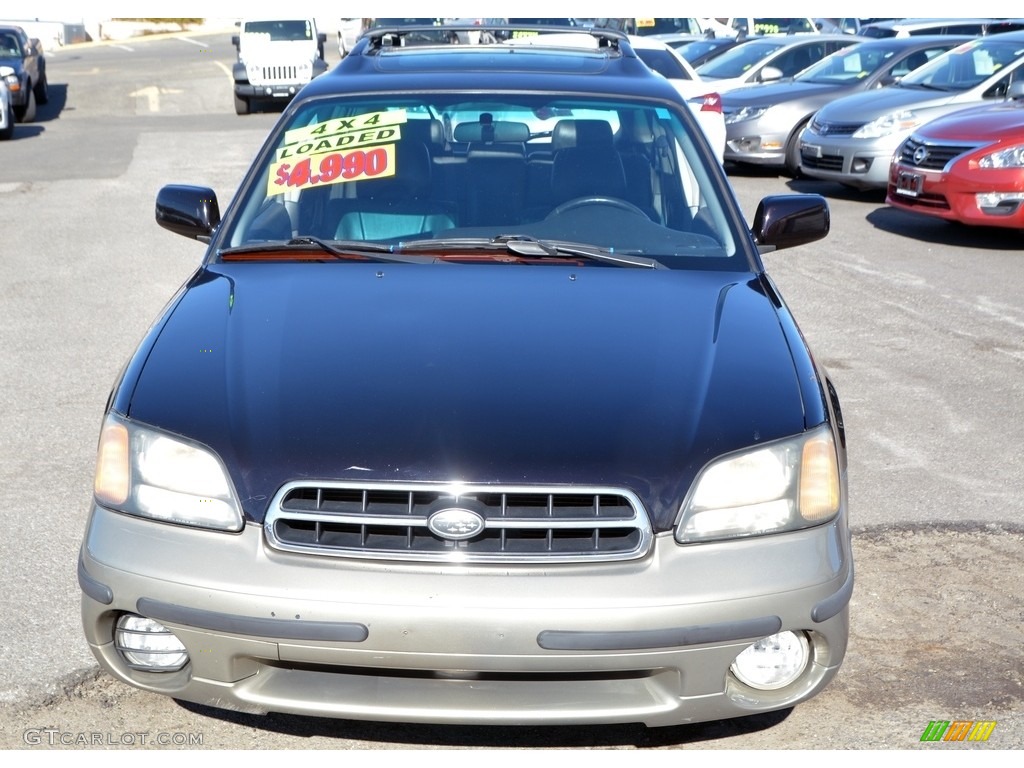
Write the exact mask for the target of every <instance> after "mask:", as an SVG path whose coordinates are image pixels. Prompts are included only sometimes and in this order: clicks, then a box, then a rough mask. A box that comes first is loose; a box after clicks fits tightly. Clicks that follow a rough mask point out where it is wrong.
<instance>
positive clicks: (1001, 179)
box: [886, 162, 1024, 229]
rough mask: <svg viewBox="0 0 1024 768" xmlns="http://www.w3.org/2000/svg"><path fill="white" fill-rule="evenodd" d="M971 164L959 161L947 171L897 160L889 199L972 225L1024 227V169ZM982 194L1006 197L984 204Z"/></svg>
mask: <svg viewBox="0 0 1024 768" xmlns="http://www.w3.org/2000/svg"><path fill="white" fill-rule="evenodd" d="M970 166H971V164H969V163H966V162H957V163H955V164H954V165H953V166H952V168H950V169H949V170H948V172H946V171H930V170H923V169H920V168H917V167H914V166H910V165H904V164H903V163H894V164H893V165H892V167H891V169H890V174H889V187H888V192H887V196H886V202H888V203H889V204H890V205H892V206H893V207H895V208H900V209H903V210H907V211H914V212H915V213H923V214H926V215H928V216H934V217H936V218H940V219H946V220H948V221H958V222H960V223H962V224H968V225H972V226H989V227H1006V228H1009V229H1024V172H1022V171H1021V169H1019V168H1004V169H991V170H984V171H980V170H977V169H974V170H972V169H971V167H970ZM901 179H902V181H901ZM979 195H985V196H995V195H998V196H1001V197H1002V198H1004V200H1003V201H1002V202H1001V203H998V204H992V203H991V201H989V204H988V205H982V204H981V203H980V202H979Z"/></svg>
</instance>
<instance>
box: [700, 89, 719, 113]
mask: <svg viewBox="0 0 1024 768" xmlns="http://www.w3.org/2000/svg"><path fill="white" fill-rule="evenodd" d="M701 99H703V101H702V102H701V105H700V111H701V112H717V113H718V114H722V97H721V96H720V95H719V94H717V93H705V94H704V95H703V96H702V97H701Z"/></svg>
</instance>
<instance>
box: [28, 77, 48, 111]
mask: <svg viewBox="0 0 1024 768" xmlns="http://www.w3.org/2000/svg"><path fill="white" fill-rule="evenodd" d="M32 90H33V92H34V93H35V96H36V104H45V103H46V102H48V101H49V100H50V84H49V83H48V82H47V81H46V72H43V73H42V74H41V75H40V76H39V82H38V83H36V84H35V86H34V87H33V89H32Z"/></svg>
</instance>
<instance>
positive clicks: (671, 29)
mask: <svg viewBox="0 0 1024 768" xmlns="http://www.w3.org/2000/svg"><path fill="white" fill-rule="evenodd" d="M636 34H638V35H667V34H683V35H699V34H701V28H700V23H699V22H698V21H697V20H696V19H636Z"/></svg>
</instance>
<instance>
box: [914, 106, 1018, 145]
mask: <svg viewBox="0 0 1024 768" xmlns="http://www.w3.org/2000/svg"><path fill="white" fill-rule="evenodd" d="M914 133H915V134H916V135H920V136H923V137H926V138H929V139H948V140H953V141H978V142H988V141H1017V140H1020V139H1021V138H1022V137H1024V102H1021V101H1008V102H1005V103H1003V104H996V105H986V106H983V107H977V108H973V109H966V110H961V111H957V112H954V113H952V114H949V115H946V116H945V117H941V118H938V119H936V120H932V121H930V122H928V123H926V124H925V125H924V126H922V127H921V128H920V129H918V130H917V131H915V132H914Z"/></svg>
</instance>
